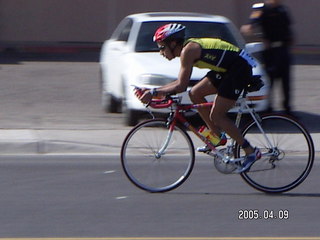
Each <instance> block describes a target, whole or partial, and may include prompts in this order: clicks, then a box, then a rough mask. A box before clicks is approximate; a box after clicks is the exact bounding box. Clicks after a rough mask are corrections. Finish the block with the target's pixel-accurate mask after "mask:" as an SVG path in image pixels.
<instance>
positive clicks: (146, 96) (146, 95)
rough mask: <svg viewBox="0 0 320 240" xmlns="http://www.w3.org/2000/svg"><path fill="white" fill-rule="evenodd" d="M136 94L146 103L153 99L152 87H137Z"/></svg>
mask: <svg viewBox="0 0 320 240" xmlns="http://www.w3.org/2000/svg"><path fill="white" fill-rule="evenodd" d="M134 94H135V95H136V97H137V98H138V99H139V100H140V101H141V102H142V103H144V104H148V103H150V101H151V99H152V95H151V93H150V89H148V88H135V89H134Z"/></svg>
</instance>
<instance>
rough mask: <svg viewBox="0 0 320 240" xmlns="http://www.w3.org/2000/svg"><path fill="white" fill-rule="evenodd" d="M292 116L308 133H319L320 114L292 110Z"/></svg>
mask: <svg viewBox="0 0 320 240" xmlns="http://www.w3.org/2000/svg"><path fill="white" fill-rule="evenodd" d="M294 117H296V118H297V119H298V121H299V122H301V123H302V124H303V125H304V126H305V127H306V129H307V130H308V131H309V132H310V133H320V124H318V123H319V122H320V115H319V114H312V113H307V112H294Z"/></svg>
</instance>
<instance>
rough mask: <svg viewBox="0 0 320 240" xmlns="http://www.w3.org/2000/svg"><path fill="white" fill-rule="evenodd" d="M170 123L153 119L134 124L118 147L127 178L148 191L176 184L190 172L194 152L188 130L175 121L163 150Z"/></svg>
mask: <svg viewBox="0 0 320 240" xmlns="http://www.w3.org/2000/svg"><path fill="white" fill-rule="evenodd" d="M168 133H169V127H168V126H167V121H166V120H164V119H152V120H147V121H144V122H142V123H140V124H138V125H137V126H135V127H134V128H133V129H132V130H131V131H130V132H129V133H128V135H127V136H126V138H125V140H124V142H123V144H122V148H121V164H122V168H123V170H124V172H125V174H126V176H127V177H128V179H129V180H130V181H131V182H132V183H133V184H134V185H135V186H137V187H138V188H140V189H143V190H145V191H148V192H153V193H155V192H167V191H170V190H173V189H175V188H177V187H179V186H180V185H181V184H182V183H183V182H184V181H185V180H186V179H187V178H188V177H189V175H190V173H191V172H192V169H193V166H194V162H195V152H194V146H193V143H192V140H191V138H190V136H189V135H188V133H187V132H186V131H185V130H184V129H183V128H182V127H180V126H179V125H175V127H174V129H173V131H172V133H173V134H172V137H171V139H170V142H169V143H168V145H167V146H166V148H165V153H164V154H162V155H161V156H158V155H157V153H159V150H160V149H161V148H162V147H163V146H165V145H164V142H165V141H166V140H167V136H168Z"/></svg>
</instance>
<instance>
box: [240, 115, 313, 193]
mask: <svg viewBox="0 0 320 240" xmlns="http://www.w3.org/2000/svg"><path fill="white" fill-rule="evenodd" d="M260 124H261V127H262V129H263V130H264V132H265V135H264V134H262V133H261V131H260V130H259V127H258V126H257V124H256V123H255V122H254V121H252V122H250V123H249V124H248V125H247V126H246V127H245V128H244V129H243V135H244V137H245V138H246V139H247V140H248V141H249V142H250V143H251V145H252V146H256V147H258V148H260V150H261V152H262V158H261V159H259V160H258V161H256V162H255V163H254V164H253V165H252V167H251V168H250V170H249V171H247V172H244V173H242V174H241V176H242V178H243V179H244V180H245V181H246V182H247V183H248V184H249V185H251V186H252V187H254V188H255V189H258V190H260V191H263V192H267V193H281V192H285V191H289V190H291V189H293V188H295V187H297V186H298V185H299V184H301V183H302V182H303V181H304V180H305V179H306V177H307V176H308V174H309V173H310V171H311V168H312V165H313V161H314V146H313V141H312V138H311V136H310V134H309V133H308V131H307V130H306V129H305V128H304V127H303V126H302V125H301V124H300V123H298V122H297V121H296V120H295V119H293V118H292V117H290V116H286V115H280V114H279V115H277V114H272V115H266V116H262V117H261V122H260ZM270 145H271V146H270ZM236 155H237V156H238V157H241V156H244V152H243V150H241V149H240V146H239V145H238V146H237V147H236Z"/></svg>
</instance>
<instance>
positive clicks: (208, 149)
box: [197, 146, 212, 153]
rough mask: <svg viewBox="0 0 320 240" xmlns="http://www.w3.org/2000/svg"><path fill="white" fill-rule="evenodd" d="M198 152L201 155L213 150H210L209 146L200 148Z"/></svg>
mask: <svg viewBox="0 0 320 240" xmlns="http://www.w3.org/2000/svg"><path fill="white" fill-rule="evenodd" d="M197 151H198V152H201V153H209V152H211V151H212V150H211V148H209V147H208V146H203V147H198V148H197Z"/></svg>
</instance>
